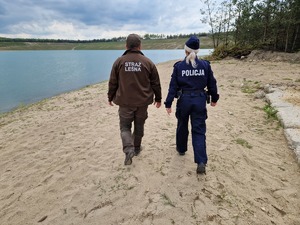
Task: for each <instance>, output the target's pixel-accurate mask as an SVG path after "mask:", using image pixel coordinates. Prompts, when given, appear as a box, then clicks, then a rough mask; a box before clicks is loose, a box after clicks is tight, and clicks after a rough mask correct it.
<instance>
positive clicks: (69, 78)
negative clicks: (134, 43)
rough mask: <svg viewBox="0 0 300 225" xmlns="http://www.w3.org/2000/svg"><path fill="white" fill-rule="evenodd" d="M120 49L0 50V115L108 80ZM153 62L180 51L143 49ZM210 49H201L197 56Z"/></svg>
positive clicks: (171, 57) (179, 54) (177, 56)
mask: <svg viewBox="0 0 300 225" xmlns="http://www.w3.org/2000/svg"><path fill="white" fill-rule="evenodd" d="M123 52H124V51H123V50H99V51H98V50H87V51H70V50H67V51H2V52H1V51H0V113H3V112H8V111H10V110H12V109H14V108H16V107H18V106H20V105H24V104H29V103H34V102H37V101H40V100H42V99H45V98H48V97H52V96H55V95H58V94H61V93H64V92H68V91H71V90H76V89H79V88H82V87H84V86H87V85H91V84H95V83H99V82H101V81H105V80H108V79H109V75H110V70H111V67H112V64H113V62H114V61H115V60H116V58H117V57H119V56H121V55H122V54H123ZM142 52H143V53H144V54H145V56H147V57H148V58H150V59H151V60H152V61H153V62H154V63H156V64H157V63H161V62H165V61H169V60H177V59H182V58H183V57H184V50H183V49H180V50H143V51H142ZM210 53H211V49H201V50H200V53H198V55H199V56H203V55H208V54H210Z"/></svg>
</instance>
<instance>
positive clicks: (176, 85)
mask: <svg viewBox="0 0 300 225" xmlns="http://www.w3.org/2000/svg"><path fill="white" fill-rule="evenodd" d="M196 63H197V67H196V68H193V67H192V65H191V63H189V64H187V63H186V61H185V59H184V60H183V61H179V62H177V63H175V64H174V68H173V73H172V77H171V81H170V86H169V93H168V96H167V98H166V101H165V106H166V108H170V107H171V105H172V102H173V100H174V98H175V97H176V96H177V92H178V91H179V90H181V91H182V92H183V93H184V91H191V92H192V91H204V90H205V88H207V91H208V93H209V94H210V95H211V101H212V102H217V101H218V100H219V94H218V88H217V81H216V79H215V77H214V74H213V71H212V69H211V66H210V63H209V62H208V61H206V60H200V59H198V58H197V57H196Z"/></svg>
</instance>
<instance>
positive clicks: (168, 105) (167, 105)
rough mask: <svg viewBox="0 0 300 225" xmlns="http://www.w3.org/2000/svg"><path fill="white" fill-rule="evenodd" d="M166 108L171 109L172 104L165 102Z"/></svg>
mask: <svg viewBox="0 0 300 225" xmlns="http://www.w3.org/2000/svg"><path fill="white" fill-rule="evenodd" d="M164 104H165V107H166V108H171V106H172V103H168V102H164Z"/></svg>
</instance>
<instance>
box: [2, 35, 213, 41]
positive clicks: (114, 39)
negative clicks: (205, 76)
mask: <svg viewBox="0 0 300 225" xmlns="http://www.w3.org/2000/svg"><path fill="white" fill-rule="evenodd" d="M191 35H196V36H199V37H203V36H208V35H209V34H208V33H191V34H175V35H165V34H145V35H143V36H142V38H143V39H146V40H149V39H177V38H188V37H190V36H191ZM125 40H126V37H125V36H124V37H122V36H121V37H113V38H109V39H106V38H103V39H92V40H68V39H43V38H5V37H0V42H39V43H43V42H44V43H97V42H117V41H125Z"/></svg>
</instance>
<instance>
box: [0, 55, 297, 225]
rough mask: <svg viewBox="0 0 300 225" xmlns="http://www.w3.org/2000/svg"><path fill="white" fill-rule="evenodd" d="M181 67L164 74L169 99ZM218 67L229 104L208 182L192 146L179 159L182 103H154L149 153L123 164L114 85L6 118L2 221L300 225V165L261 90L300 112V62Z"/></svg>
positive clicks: (220, 110) (220, 116)
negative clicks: (280, 94)
mask: <svg viewBox="0 0 300 225" xmlns="http://www.w3.org/2000/svg"><path fill="white" fill-rule="evenodd" d="M173 64H174V61H170V62H166V63H160V64H158V65H157V67H158V70H159V73H160V78H161V84H162V90H163V100H164V99H165V97H166V94H167V91H168V85H169V80H170V75H171V72H172V69H173ZM211 64H212V69H213V71H214V74H215V77H216V78H217V80H218V86H219V92H220V101H219V102H218V105H217V107H210V106H208V119H207V151H208V157H209V159H208V160H209V161H208V165H207V174H206V175H197V174H196V164H195V163H194V161H193V151H192V146H191V141H190V142H189V150H188V152H187V154H186V155H185V156H179V155H178V154H177V152H176V150H175V129H176V118H175V116H174V112H175V107H174V106H175V105H173V113H172V115H171V116H168V115H167V113H166V111H165V109H164V107H161V108H160V109H156V108H155V107H154V106H153V105H151V106H149V118H148V119H147V121H146V125H145V136H144V139H143V150H142V152H141V154H140V155H139V156H137V157H134V158H133V163H132V165H130V166H124V164H123V163H124V154H123V152H122V149H121V139H120V134H119V120H118V106H113V107H110V106H109V105H108V104H107V97H106V94H107V83H106V82H103V83H101V84H96V85H93V86H90V87H86V88H84V89H81V90H78V91H74V92H70V93H66V94H62V95H59V96H56V97H54V98H51V99H47V100H45V101H42V102H40V103H37V104H34V105H32V106H30V107H26V108H23V109H20V110H16V111H14V112H11V113H7V114H5V115H2V116H1V117H0V138H1V140H0V224H1V225H26V224H28V225H33V224H47V225H71V224H72V225H79V224H80V225H83V224H84V225H117V224H122V225H168V224H170V225H172V224H177V225H200V224H201V225H202V224H203V225H214V224H216V225H217V224H218V225H219V224H222V225H233V224H238V225H246V224H249V225H250V224H251V225H274V224H275V225H283V224H286V225H299V224H300V216H299V215H300V167H299V164H298V163H297V160H296V158H295V154H294V152H293V151H292V150H291V148H290V146H289V145H288V143H287V140H286V138H285V136H284V133H283V128H282V127H281V126H280V124H279V122H278V121H276V120H271V119H268V118H267V114H266V113H265V111H264V110H263V108H264V106H265V105H266V104H267V103H266V101H265V100H264V98H263V94H262V95H261V94H258V93H259V92H261V90H262V88H263V87H264V86H266V85H273V86H276V87H281V88H284V89H285V90H287V91H288V93H290V94H289V98H287V100H288V101H291V102H293V103H294V104H299V105H300V98H299V96H300V95H299V93H300V88H299V86H300V82H299V79H300V72H299V71H300V64H299V63H291V62H281V61H278V60H275V61H266V60H261V59H258V60H253V59H250V58H248V59H246V60H235V59H228V60H222V61H213V62H212V63H211ZM257 91H258V92H257Z"/></svg>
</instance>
